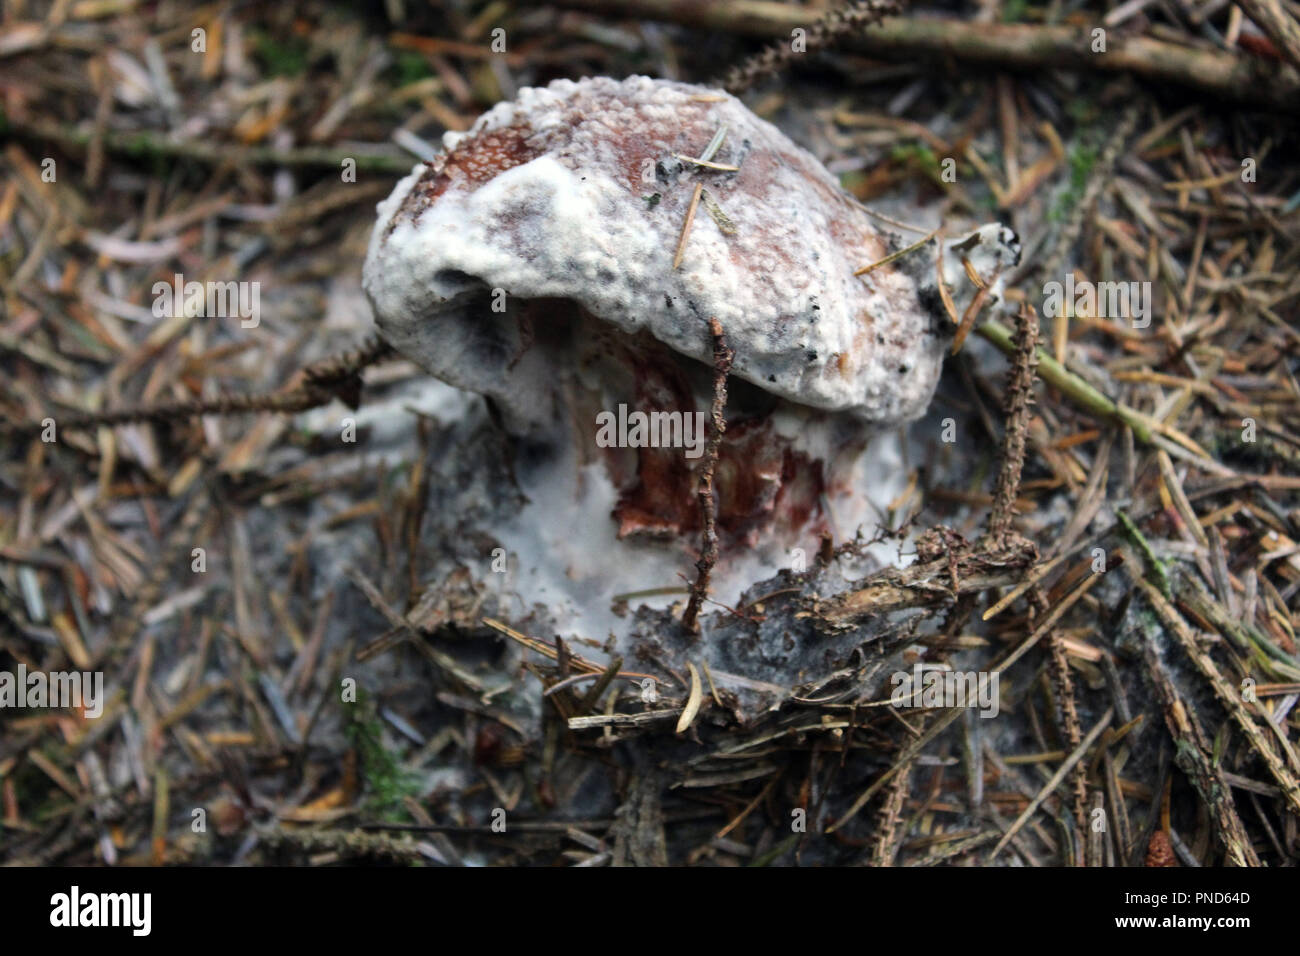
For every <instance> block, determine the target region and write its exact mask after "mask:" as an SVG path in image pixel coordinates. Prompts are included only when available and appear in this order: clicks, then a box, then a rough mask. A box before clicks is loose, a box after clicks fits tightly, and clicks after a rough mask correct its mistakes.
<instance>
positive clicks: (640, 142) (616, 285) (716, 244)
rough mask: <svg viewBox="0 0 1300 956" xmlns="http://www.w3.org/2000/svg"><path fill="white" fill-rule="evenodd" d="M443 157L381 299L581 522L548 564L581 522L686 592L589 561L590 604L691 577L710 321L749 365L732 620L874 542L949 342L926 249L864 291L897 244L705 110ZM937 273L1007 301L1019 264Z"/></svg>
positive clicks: (863, 215)
mask: <svg viewBox="0 0 1300 956" xmlns="http://www.w3.org/2000/svg"><path fill="white" fill-rule="evenodd" d="M444 146H445V151H444V152H443V153H442V154H441V155H439V156H438V157H437V158H436V159H435V160H434V161H433V162H432V163H430V164H427V165H421V166H417V167H416V169H415V170H414V171H413V172H412V174H411V175H410V176H408V177H407V178H405V179H404V180H402V182H401V183H399V184H398V186H397V187H396V189H395V190H394V191H393V193H392V195H391V196H389V197H388V199H386V200H384V201H383V202H382V203H380V204H379V207H378V213H379V215H378V222H377V224H376V226H375V229H374V233H373V235H372V238H371V242H370V248H369V253H368V255H367V258H366V263H365V271H364V286H365V291H366V294H367V296H368V297H369V299H370V301H371V303H372V305H373V308H374V313H375V317H376V321H377V324H378V327H379V329H380V331H381V333H382V334H383V335H384V336H385V338H386V339H387V340H388V341H389V342H390V343H391V344H392V345H393V346H394V347H395V348H396V349H397V350H398V351H399V352H401V353H402V354H404V355H405V356H407V357H408V358H410V359H412V360H413V361H415V362H416V363H418V364H419V365H421V366H422V367H423V368H424V369H426V370H427V371H428V372H430V373H431V374H433V375H434V376H436V377H437V378H439V379H442V380H443V381H445V382H448V383H450V384H452V385H454V386H457V387H459V388H462V389H466V390H469V391H472V392H477V393H480V394H482V395H484V396H486V397H487V398H488V400H489V401H490V403H491V405H492V406H493V408H494V410H495V412H496V413H497V414H498V419H499V421H500V423H501V424H502V426H503V427H504V428H505V429H506V431H507V432H509V433H510V435H511V436H513V439H514V441H515V443H516V447H517V449H518V457H519V465H520V467H519V469H517V474H518V476H519V482H520V486H521V488H522V490H523V492H524V494H525V495H527V496H528V497H529V498H530V499H532V500H535V501H537V500H543V501H548V502H552V503H555V502H557V501H559V500H561V499H563V500H564V501H565V503H566V509H567V510H565V509H561V510H564V513H565V514H566V515H567V517H566V518H565V519H564V520H563V521H562V522H561V524H562V525H563V526H562V527H557V528H556V529H555V533H554V535H552V537H553V538H554V539H555V540H554V541H552V542H551V543H550V544H547V545H545V546H544V547H543V550H545V547H550V546H552V545H553V546H555V547H561V545H562V541H563V539H564V538H565V535H566V532H567V533H569V534H573V533H574V529H573V528H572V526H571V522H573V521H574V520H578V521H579V522H580V523H583V524H585V525H591V524H593V523H603V524H604V525H607V526H608V530H609V532H610V535H609V538H608V540H607V541H606V543H607V544H608V543H610V542H614V541H617V542H618V545H617V546H618V547H622V546H624V545H628V546H631V544H639V546H640V547H642V548H643V549H644V548H653V549H657V551H656V552H655V553H658V554H662V555H663V556H664V557H665V562H664V564H663V567H664V568H665V569H666V568H668V567H672V568H675V569H676V571H675V572H674V573H672V575H671V577H669V579H668V580H658V579H655V580H649V581H647V579H646V578H647V574H648V573H649V571H650V564H647V563H646V561H645V560H641V559H637V560H630V561H626V562H620V561H619V560H618V559H617V556H615V555H612V554H607V553H602V552H601V551H599V550H597V552H596V553H587V554H585V555H584V556H582V557H581V559H579V560H577V561H576V563H577V564H579V565H585V566H583V567H578V568H576V569H575V568H574V567H571V568H570V569H569V571H568V572H567V573H568V574H569V575H570V576H573V575H578V576H586V577H588V578H594V579H598V580H599V581H601V582H602V585H601V586H600V587H596V588H594V589H590V590H588V591H587V592H584V593H586V594H587V595H588V598H587V599H586V600H589V601H602V600H603V601H606V603H607V598H608V595H609V594H613V593H620V592H627V591H637V590H641V589H643V588H649V587H662V586H665V585H669V586H672V585H680V584H681V583H682V581H681V578H680V575H682V574H684V573H685V572H687V571H688V570H690V561H693V560H694V558H695V556H696V551H697V548H698V546H699V533H698V532H699V528H700V525H701V516H700V514H699V505H698V502H697V500H696V498H695V473H696V470H697V469H698V467H699V466H700V463H701V462H702V461H703V459H702V457H701V455H700V452H701V451H702V449H703V447H704V444H705V441H706V438H707V428H708V423H707V417H708V414H707V413H708V409H709V406H710V402H711V399H712V368H711V366H712V354H713V353H712V348H713V346H712V339H711V336H710V320H711V319H714V318H716V319H717V320H718V322H719V323H720V324H721V326H722V328H723V330H724V333H725V336H726V340H727V345H728V346H729V347H730V348H731V349H732V350H734V352H735V359H734V364H733V366H732V370H731V379H730V382H729V385H728V390H729V401H728V405H727V410H726V418H727V431H726V434H725V437H724V439H723V441H722V444H721V449H720V455H719V460H718V463H717V468H716V473H715V480H714V487H715V489H716V495H717V521H718V533H719V536H720V546H721V557H720V561H719V565H718V569H717V572H715V586H716V590H717V592H718V597H719V599H721V600H726V599H727V597H726V594H727V592H728V590H729V589H730V591H731V596H733V597H734V591H735V588H736V587H738V586H743V585H745V584H749V583H752V580H743V575H744V574H745V573H747V572H753V571H754V570H755V567H756V565H755V561H756V560H757V567H760V568H762V567H765V568H767V569H769V570H772V569H775V568H778V567H782V566H788V565H789V564H790V563H791V562H790V560H789V554H790V549H792V548H795V547H802V548H803V549H805V552H806V553H807V554H811V553H813V549H815V548H816V545H817V541H818V538H819V536H820V534H821V533H822V532H823V531H825V530H831V531H832V532H834V533H835V534H836V535H837V536H839V537H846V536H852V535H853V534H854V533H855V532H856V531H857V529H858V527H859V526H860V525H862V524H864V523H868V522H869V523H870V524H871V525H872V526H873V527H874V516H873V514H872V512H871V511H870V507H869V502H868V498H869V492H870V491H871V490H872V485H873V484H879V482H880V477H879V464H880V463H879V462H877V461H874V458H875V455H874V454H864V451H865V450H866V448H867V444H868V442H869V441H871V439H872V438H873V436H875V435H878V434H880V433H882V432H884V431H886V430H888V429H891V428H893V427H894V426H898V425H901V424H903V423H906V422H908V421H911V420H913V419H915V418H917V417H919V416H920V415H921V414H922V413H923V412H924V411H925V409H926V406H927V405H928V404H929V401H930V398H931V396H932V394H933V392H934V389H935V385H936V383H937V381H938V377H939V373H940V369H941V365H942V360H943V355H944V352H945V351H946V348H947V345H948V343H949V342H950V341H951V334H952V322H951V320H950V318H949V317H948V315H947V314H946V313H945V312H944V310H943V306H942V304H941V298H940V296H939V294H938V290H937V284H936V278H935V274H936V269H935V250H934V245H935V244H934V243H929V244H927V246H926V247H925V248H923V249H921V250H918V251H916V252H914V253H910V254H908V255H906V256H903V257H900V258H899V259H898V260H896V261H895V262H891V263H889V264H888V265H885V266H882V267H881V268H879V269H875V270H872V271H871V272H870V273H868V274H866V275H861V276H859V275H855V272H857V271H859V270H861V268H862V267H863V266H865V265H867V264H870V263H873V262H877V261H879V260H881V259H883V258H885V257H886V256H889V255H890V254H891V253H893V252H895V251H897V250H898V249H900V248H902V246H903V245H904V243H903V242H902V241H900V240H899V238H898V237H897V236H895V235H893V234H891V233H889V232H887V231H884V230H883V229H882V227H881V225H880V223H879V221H878V220H877V219H875V218H873V217H872V215H871V214H870V213H869V212H868V211H867V210H865V209H864V208H863V207H862V206H861V205H860V204H859V203H857V202H856V201H855V200H854V199H853V198H852V197H850V196H848V195H847V194H846V193H844V192H843V191H842V190H841V188H840V187H839V185H838V183H837V182H836V180H835V178H834V177H833V176H832V175H831V174H830V173H829V172H827V170H826V169H825V168H824V167H823V166H822V165H821V163H820V162H818V160H817V159H815V158H814V157H813V156H812V155H811V154H810V153H808V152H806V151H805V150H803V149H801V148H799V147H798V146H796V145H795V144H794V143H792V142H791V141H790V140H789V139H788V138H787V137H786V136H785V135H784V134H782V133H781V132H780V131H779V130H777V129H776V128H775V127H774V126H772V125H771V124H769V123H767V122H764V121H763V120H760V119H758V118H757V117H756V116H754V115H753V114H752V113H750V111H749V110H748V109H747V108H746V107H745V106H744V105H743V104H742V103H740V102H739V101H738V100H736V99H735V98H733V97H731V96H729V95H727V94H725V93H722V92H719V91H716V90H711V89H707V88H704V87H700V86H692V85H688V84H684V83H677V82H671V81H666V80H655V79H650V78H647V77H631V78H628V79H626V80H622V81H618V80H612V79H608V78H595V79H585V80H580V81H577V82H574V81H570V80H558V81H556V82H554V83H552V84H551V85H550V86H548V87H546V88H538V89H525V90H522V91H521V92H520V94H519V97H518V99H516V100H515V101H513V102H506V103H501V104H499V105H497V106H496V107H494V108H493V109H492V110H490V111H489V112H488V113H486V114H485V115H483V116H482V117H480V119H479V120H478V121H477V122H476V123H475V124H474V126H473V128H472V129H470V130H469V131H468V132H466V133H448V134H446V136H445V138H444ZM946 248H947V250H948V252H947V253H946V254H945V256H946V257H945V261H944V271H945V280H946V282H947V283H948V284H949V285H950V287H951V288H953V289H954V290H958V289H961V288H963V287H964V288H966V289H968V290H969V289H971V288H972V287H971V285H970V282H969V280H968V278H967V276H966V275H965V272H964V270H963V269H962V265H961V259H962V258H963V257H964V258H966V259H967V260H968V261H970V262H971V264H972V265H973V266H974V267H975V270H976V271H977V272H978V273H979V274H980V275H982V276H984V277H985V278H989V279H994V278H995V277H996V275H997V274H998V273H999V272H1001V271H1002V270H1003V269H1004V268H1006V267H1008V266H1010V265H1011V264H1012V263H1013V262H1014V261H1015V260H1016V259H1017V258H1018V254H1019V250H1018V246H1017V245H1016V241H1015V236H1014V234H1013V233H1011V232H1010V230H1007V229H1005V228H1004V227H1001V226H998V225H996V224H994V225H991V226H985V227H982V228H981V229H979V230H977V231H976V232H974V233H972V234H970V235H968V236H966V237H963V238H962V239H958V240H953V241H949V242H947V243H946ZM677 260H680V261H677ZM1000 291H1001V287H1000V285H999V284H998V283H997V282H996V281H994V283H993V289H992V292H993V298H996V297H997V296H998V295H999V294H1000ZM873 465H874V466H876V467H875V468H874V470H873ZM594 481H599V482H601V483H602V488H603V489H604V493H597V492H596V491H594V490H593V488H592V485H591V483H592V482H594ZM556 482H559V485H560V487H558V488H557V487H555V483H556ZM877 490H878V489H877ZM574 508H577V509H578V510H577V511H574V510H573V509H574ZM553 513H554V512H553ZM575 516H576V517H575ZM539 518H542V519H545V518H546V515H539ZM873 527H869V528H867V529H866V530H867V531H868V533H870V531H871V530H873ZM584 540H587V541H588V543H589V546H590V541H591V539H590V538H589V537H588V538H585V539H584ZM590 547H594V546H590ZM602 547H603V546H602ZM647 553H649V552H647V551H644V550H643V551H641V552H638V554H641V555H642V556H644V555H645V554H647ZM540 557H542V556H539V558H540ZM622 578H626V579H622ZM728 582H730V584H728ZM591 636H603V635H597V634H593V635H591Z"/></svg>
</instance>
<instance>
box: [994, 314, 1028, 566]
mask: <svg viewBox="0 0 1300 956" xmlns="http://www.w3.org/2000/svg"><path fill="white" fill-rule="evenodd" d="M1016 319H1017V321H1016V356H1015V361H1014V363H1013V365H1012V367H1011V372H1010V374H1009V376H1008V381H1007V397H1006V413H1007V425H1006V434H1005V435H1003V436H1002V468H1001V470H1000V471H999V472H998V480H997V485H996V487H995V488H994V491H993V510H992V512H991V513H990V515H989V527H988V535H987V538H986V541H987V542H988V544H990V545H991V546H993V547H1002V546H1004V545H1006V544H1007V542H1008V539H1009V537H1010V535H1011V522H1012V519H1013V518H1015V516H1016V496H1017V495H1019V494H1020V473H1021V471H1022V470H1023V469H1024V466H1025V436H1026V435H1027V434H1028V432H1029V404H1030V402H1032V401H1033V398H1034V374H1035V370H1036V369H1037V367H1038V313H1037V312H1035V311H1034V307H1033V306H1032V305H1030V304H1029V303H1028V302H1022V303H1021V304H1020V312H1019V313H1018V314H1017V317H1016Z"/></svg>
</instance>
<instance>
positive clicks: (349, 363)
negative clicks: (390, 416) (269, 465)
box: [0, 337, 393, 437]
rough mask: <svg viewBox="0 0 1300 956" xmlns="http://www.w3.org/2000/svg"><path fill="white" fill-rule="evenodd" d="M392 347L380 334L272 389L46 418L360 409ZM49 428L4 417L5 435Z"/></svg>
mask: <svg viewBox="0 0 1300 956" xmlns="http://www.w3.org/2000/svg"><path fill="white" fill-rule="evenodd" d="M392 355H393V349H392V346H390V345H389V344H388V343H387V342H385V341H384V340H383V339H380V338H378V337H374V338H372V339H370V340H369V341H368V342H367V343H366V344H365V345H363V346H362V347H361V348H359V349H355V350H353V351H351V352H346V353H344V354H342V355H337V356H333V357H331V358H327V359H323V360H322V361H320V362H317V363H316V364H315V365H309V366H308V367H307V368H305V369H303V371H302V372H301V373H300V374H301V381H300V383H299V384H298V385H297V386H295V387H293V388H289V389H285V390H283V391H279V392H272V393H270V394H265V393H263V394H255V395H222V396H220V397H218V398H213V399H191V400H189V401H182V402H157V403H155V404H152V405H135V406H131V407H128V408H117V409H109V410H107V411H102V412H69V413H66V414H62V413H50V414H49V415H48V416H47V417H49V418H51V419H53V420H54V422H55V424H56V425H57V426H58V427H59V428H61V429H65V428H77V429H81V428H98V427H100V426H105V425H106V426H114V425H126V424H129V423H131V422H156V423H162V422H168V421H175V420H178V419H182V418H197V417H199V416H202V415H235V414H239V413H240V412H283V413H290V412H303V411H306V410H307V409H309V408H318V407H319V406H321V405H326V404H328V403H329V402H331V401H332V400H333V399H335V398H338V399H341V400H342V401H343V402H344V403H345V404H347V405H349V406H350V407H352V408H356V407H357V406H358V405H359V404H360V400H361V378H360V375H361V371H362V370H363V369H365V368H367V367H368V366H370V365H374V364H375V363H376V362H382V361H384V360H385V359H388V358H390V357H392ZM43 429H44V425H43V424H42V423H41V422H40V421H32V422H12V423H11V422H0V437H5V436H15V437H31V436H35V435H39V434H40V433H41V431H42V430H43Z"/></svg>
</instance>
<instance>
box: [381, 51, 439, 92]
mask: <svg viewBox="0 0 1300 956" xmlns="http://www.w3.org/2000/svg"><path fill="white" fill-rule="evenodd" d="M391 70H392V76H393V82H394V83H395V85H397V86H409V85H410V84H411V83H418V82H419V81H420V80H423V79H425V78H426V77H430V76H433V71H432V70H431V69H429V62H428V60H426V59H425V58H424V57H423V56H421V55H420V54H419V53H416V52H415V51H414V50H398V51H397V55H396V56H395V57H394V58H393V66H392V68H391Z"/></svg>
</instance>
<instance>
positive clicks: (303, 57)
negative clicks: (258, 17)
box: [253, 31, 309, 76]
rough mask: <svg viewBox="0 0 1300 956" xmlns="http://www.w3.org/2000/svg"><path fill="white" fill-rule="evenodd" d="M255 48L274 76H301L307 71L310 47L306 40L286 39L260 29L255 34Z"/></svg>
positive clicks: (268, 70) (267, 70) (267, 69)
mask: <svg viewBox="0 0 1300 956" xmlns="http://www.w3.org/2000/svg"><path fill="white" fill-rule="evenodd" d="M253 50H254V52H255V54H256V55H257V58H258V59H259V60H261V61H262V66H263V67H265V69H266V72H268V73H270V74H272V75H274V76H301V75H302V74H303V73H305V72H307V58H308V52H309V47H308V46H307V41H305V40H302V39H297V38H295V39H289V40H286V39H283V38H280V37H273V36H271V35H270V34H269V33H262V32H261V31H258V32H256V33H254V34H253Z"/></svg>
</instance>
